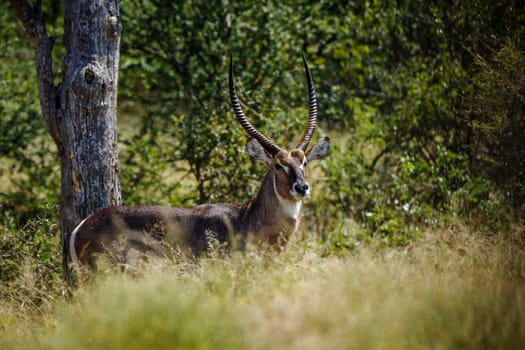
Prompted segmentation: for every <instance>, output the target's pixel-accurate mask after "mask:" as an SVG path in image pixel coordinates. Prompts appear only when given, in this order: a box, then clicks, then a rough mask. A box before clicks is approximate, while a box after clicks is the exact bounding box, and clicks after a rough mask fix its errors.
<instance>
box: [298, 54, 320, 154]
mask: <svg viewBox="0 0 525 350" xmlns="http://www.w3.org/2000/svg"><path fill="white" fill-rule="evenodd" d="M303 63H304V70H305V74H306V82H307V83H308V102H309V104H310V109H309V112H308V123H307V124H306V130H305V131H304V134H303V136H302V137H301V141H299V144H298V145H297V147H296V148H298V149H300V150H302V151H305V150H306V148H307V147H308V144H309V143H310V140H311V139H312V135H313V134H314V130H315V125H316V124H317V99H316V97H315V89H314V82H313V79H312V74H311V73H310V68H308V63H307V62H306V58H305V57H304V52H303Z"/></svg>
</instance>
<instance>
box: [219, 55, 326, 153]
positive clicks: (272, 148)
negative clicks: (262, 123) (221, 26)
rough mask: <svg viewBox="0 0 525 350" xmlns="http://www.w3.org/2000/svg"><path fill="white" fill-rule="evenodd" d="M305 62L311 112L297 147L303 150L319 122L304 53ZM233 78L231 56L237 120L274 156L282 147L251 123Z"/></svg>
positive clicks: (230, 76)
mask: <svg viewBox="0 0 525 350" xmlns="http://www.w3.org/2000/svg"><path fill="white" fill-rule="evenodd" d="M303 63H304V69H305V75H306V82H307V84H308V102H309V112H308V122H307V124H306V129H305V131H304V134H303V136H302V137H301V140H300V141H299V144H297V147H296V148H297V149H300V150H302V151H306V148H307V147H308V144H309V143H310V140H311V139H312V136H313V134H314V130H315V125H316V124H317V99H316V98H315V90H314V83H313V79H312V74H311V73H310V68H309V67H308V63H307V62H306V58H305V57H304V53H303ZM233 80H234V79H233V59H231V58H230V75H229V85H230V100H231V102H232V106H233V112H234V113H235V116H236V117H237V120H238V121H239V123H240V124H241V126H242V127H243V128H244V130H246V132H247V133H248V134H249V135H250V136H251V137H253V138H254V139H256V140H257V141H259V143H260V144H261V146H263V147H264V149H265V150H266V151H267V152H268V153H270V154H271V155H272V156H274V155H275V154H277V153H278V152H279V151H280V150H281V149H280V148H279V146H277V145H276V144H275V143H273V142H272V141H270V140H269V139H268V138H266V137H265V136H264V135H263V134H261V133H260V132H259V131H257V129H255V127H254V126H253V125H252V123H250V121H249V120H248V119H247V118H246V116H245V115H244V112H243V111H242V107H241V104H240V103H239V99H238V98H237V94H236V93H235V82H234V81H233Z"/></svg>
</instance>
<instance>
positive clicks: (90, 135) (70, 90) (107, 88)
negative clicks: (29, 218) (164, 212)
mask: <svg viewBox="0 0 525 350" xmlns="http://www.w3.org/2000/svg"><path fill="white" fill-rule="evenodd" d="M11 4H12V6H13V8H14V10H15V12H16V14H17V16H18V18H19V19H20V20H21V22H22V23H23V25H24V27H25V29H26V31H27V32H28V34H29V36H30V38H31V41H32V43H33V46H34V48H35V60H36V71H37V80H38V92H39V97H40V104H41V108H42V114H43V117H44V120H45V124H46V127H47V129H48V131H49V133H50V135H51V136H52V137H53V140H54V141H55V143H56V145H57V148H58V153H59V155H60V164H61V172H62V173H61V176H62V183H61V200H60V229H61V232H62V237H65V234H66V233H67V232H70V231H71V230H72V229H73V228H74V227H75V225H76V224H78V222H79V221H80V220H82V219H83V218H85V217H86V216H88V215H90V214H92V213H94V212H96V211H98V210H100V209H102V208H105V207H109V206H114V205H118V204H120V202H121V195H120V183H119V179H118V153H117V134H116V122H117V116H116V104H117V76H118V64H119V43H120V32H121V24H120V18H119V1H118V0H69V1H68V0H65V1H64V26H65V28H64V39H65V40H64V42H65V56H64V59H63V64H62V67H63V69H62V74H63V76H62V81H61V83H60V84H59V85H58V86H55V82H54V77H53V69H52V59H51V51H52V47H53V40H52V39H51V38H50V37H49V36H48V34H47V31H46V27H45V19H44V16H43V14H42V11H41V8H40V1H39V0H35V1H34V2H33V3H29V1H28V0H11Z"/></svg>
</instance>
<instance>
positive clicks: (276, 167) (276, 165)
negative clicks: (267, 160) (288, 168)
mask: <svg viewBox="0 0 525 350" xmlns="http://www.w3.org/2000/svg"><path fill="white" fill-rule="evenodd" d="M283 169H284V168H283V166H282V165H281V164H279V163H275V170H283Z"/></svg>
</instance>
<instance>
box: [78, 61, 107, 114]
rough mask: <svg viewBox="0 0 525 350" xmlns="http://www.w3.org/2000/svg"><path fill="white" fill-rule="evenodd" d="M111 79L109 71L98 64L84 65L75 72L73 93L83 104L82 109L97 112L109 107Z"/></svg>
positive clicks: (89, 63)
mask: <svg viewBox="0 0 525 350" xmlns="http://www.w3.org/2000/svg"><path fill="white" fill-rule="evenodd" d="M110 86H111V77H110V75H109V74H108V72H107V69H106V68H105V67H103V66H101V65H100V64H99V63H98V62H96V61H92V62H88V63H86V64H84V65H83V66H81V67H80V68H79V69H77V71H76V72H75V74H74V76H73V81H72V91H73V93H74V94H75V97H76V98H77V99H78V101H79V102H81V104H82V107H84V108H88V109H89V110H91V111H96V110H99V109H101V108H106V107H107V106H108V98H107V94H108V87H110Z"/></svg>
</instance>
